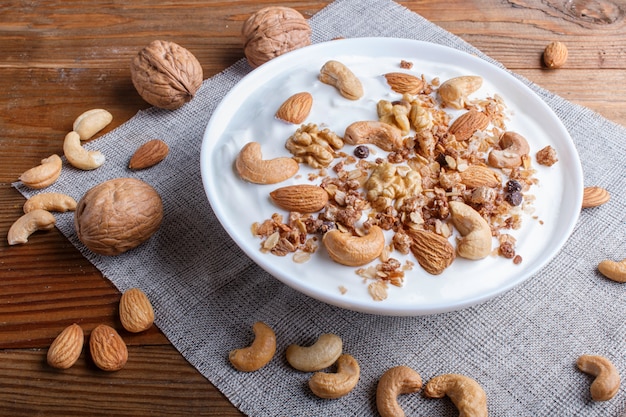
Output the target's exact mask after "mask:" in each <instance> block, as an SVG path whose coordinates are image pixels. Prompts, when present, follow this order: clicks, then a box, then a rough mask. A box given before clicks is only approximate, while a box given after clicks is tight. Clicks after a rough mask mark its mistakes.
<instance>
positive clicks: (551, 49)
mask: <svg viewBox="0 0 626 417" xmlns="http://www.w3.org/2000/svg"><path fill="white" fill-rule="evenodd" d="M568 55H569V52H568V50H567V46H565V44H564V43H563V42H559V41H554V42H550V43H549V44H548V46H546V48H545V49H544V51H543V62H544V64H546V67H548V68H550V69H556V68H561V67H562V66H563V65H565V63H566V62H567V56H568Z"/></svg>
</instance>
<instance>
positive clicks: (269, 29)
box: [241, 6, 311, 68]
mask: <svg viewBox="0 0 626 417" xmlns="http://www.w3.org/2000/svg"><path fill="white" fill-rule="evenodd" d="M241 34H242V35H243V37H244V53H245V55H246V58H247V60H248V63H249V64H250V66H252V67H253V68H256V67H258V66H260V65H262V64H264V63H266V62H267V61H269V60H270V59H272V58H276V57H277V56H279V55H282V54H284V53H286V52H289V51H293V50H295V49H298V48H301V47H303V46H308V45H310V44H311V27H310V26H309V23H308V22H307V20H306V19H305V18H304V16H302V15H301V14H300V12H298V11H297V10H294V9H292V8H289V7H280V6H270V7H265V8H263V9H261V10H259V11H257V12H256V13H254V14H253V15H251V16H250V17H249V18H248V19H247V20H246V21H245V22H244V24H243V27H242V29H241Z"/></svg>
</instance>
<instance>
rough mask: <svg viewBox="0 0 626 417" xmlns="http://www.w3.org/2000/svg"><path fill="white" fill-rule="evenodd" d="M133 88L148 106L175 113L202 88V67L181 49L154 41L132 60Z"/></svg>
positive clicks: (193, 57)
mask: <svg viewBox="0 0 626 417" xmlns="http://www.w3.org/2000/svg"><path fill="white" fill-rule="evenodd" d="M130 73H131V78H132V81H133V85H134V86H135V88H136V89H137V92H138V93H139V95H140V96H141V97H142V98H143V99H144V100H145V101H147V102H148V103H150V104H151V105H153V106H155V107H160V108H162V109H168V110H174V109H177V108H179V107H181V106H182V105H183V104H185V103H187V102H188V101H190V100H191V99H192V98H193V96H194V95H195V94H196V92H197V91H198V89H199V88H200V85H202V66H201V65H200V62H198V60H197V59H196V57H195V56H194V55H193V54H192V53H191V52H189V51H188V50H187V49H185V48H183V47H182V46H180V45H178V44H176V43H174V42H168V41H162V40H156V41H152V42H151V43H150V44H149V45H148V46H146V47H145V48H143V49H142V50H141V51H139V53H138V54H137V55H136V56H135V57H134V58H133V60H132V61H131V65H130Z"/></svg>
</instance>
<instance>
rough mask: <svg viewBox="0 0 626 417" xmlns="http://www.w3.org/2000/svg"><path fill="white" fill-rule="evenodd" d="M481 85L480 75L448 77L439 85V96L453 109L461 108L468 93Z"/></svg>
mask: <svg viewBox="0 0 626 417" xmlns="http://www.w3.org/2000/svg"><path fill="white" fill-rule="evenodd" d="M482 85H483V79H482V77H479V76H478V75H463V76H461V77H455V78H450V79H449V80H447V81H445V82H444V83H443V84H441V86H439V90H438V92H439V97H441V100H442V101H443V103H444V104H445V105H447V106H450V107H452V108H455V109H463V108H465V105H466V104H467V98H468V96H469V95H470V94H472V93H474V92H476V91H477V90H478V89H479V88H480V87H481V86H482Z"/></svg>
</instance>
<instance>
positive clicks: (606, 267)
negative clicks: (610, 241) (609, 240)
mask: <svg viewBox="0 0 626 417" xmlns="http://www.w3.org/2000/svg"><path fill="white" fill-rule="evenodd" d="M598 271H600V273H601V274H602V275H604V276H605V277H607V278H608V279H610V280H612V281H615V282H626V259H623V260H622V261H620V262H615V261H611V260H608V259H605V260H604V261H602V262H600V263H599V264H598Z"/></svg>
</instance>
